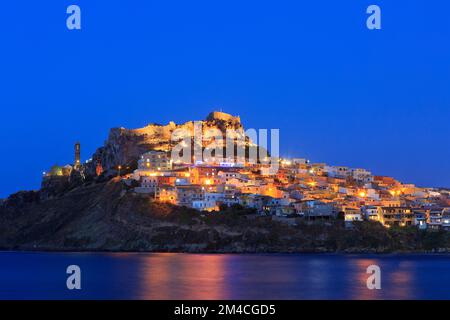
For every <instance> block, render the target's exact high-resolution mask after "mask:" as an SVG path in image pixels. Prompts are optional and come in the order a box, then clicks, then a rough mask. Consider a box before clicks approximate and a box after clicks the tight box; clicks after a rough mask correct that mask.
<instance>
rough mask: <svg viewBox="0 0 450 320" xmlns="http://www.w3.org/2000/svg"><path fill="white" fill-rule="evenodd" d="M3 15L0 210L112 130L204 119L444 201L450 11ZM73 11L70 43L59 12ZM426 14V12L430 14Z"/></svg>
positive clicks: (386, 5)
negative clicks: (377, 25) (77, 23)
mask: <svg viewBox="0 0 450 320" xmlns="http://www.w3.org/2000/svg"><path fill="white" fill-rule="evenodd" d="M438 3H439V5H430V4H429V3H428V2H427V1H425V0H416V1H413V2H411V1H407V0H399V1H395V2H393V1H387V0H378V1H377V3H376V4H377V5H379V6H380V8H381V12H382V29H381V30H369V29H368V28H367V26H366V19H367V13H366V9H367V7H368V6H369V5H370V4H372V3H370V2H364V1H363V2H360V1H346V2H342V1H330V0H321V1H316V2H309V3H299V2H298V1H294V0H282V1H281V2H280V3H277V4H276V5H274V3H273V2H270V1H246V2H244V3H243V2H242V1H237V0H229V1H227V2H220V1H219V2H211V1H206V0H199V1H196V2H195V3H187V2H185V1H178V0H175V1H172V2H170V3H165V2H158V3H153V2H148V1H140V2H139V3H138V4H136V3H125V2H103V1H86V0H77V1H75V3H53V2H30V3H27V5H26V6H24V5H23V4H22V3H18V2H7V3H5V4H3V6H2V9H3V10H1V12H0V28H1V29H2V30H5V32H4V33H3V38H2V42H1V44H0V46H1V48H2V49H3V50H0V57H1V59H0V61H1V62H0V64H1V69H2V72H1V75H0V86H1V88H2V90H1V92H0V105H1V108H2V119H3V120H4V121H3V124H2V126H1V127H0V138H1V140H2V151H1V155H2V156H1V157H0V176H1V177H2V182H1V184H0V198H6V197H7V196H9V195H10V194H12V193H15V192H17V191H19V190H32V189H37V188H38V187H39V186H40V180H41V177H42V172H43V171H46V170H48V168H49V166H51V165H53V164H54V163H71V162H72V158H73V155H72V150H73V144H74V143H75V142H76V141H80V142H81V144H82V155H83V158H84V159H86V158H88V157H87V155H91V154H93V153H94V151H95V150H96V148H98V147H100V146H101V145H103V142H104V140H105V139H106V138H107V134H108V130H109V129H110V128H113V127H118V126H124V127H130V128H136V127H141V126H142V125H144V123H143V122H149V121H153V120H155V121H158V122H161V123H167V122H168V121H170V120H173V121H175V122H177V123H180V122H182V121H184V119H203V117H204V116H206V115H207V114H208V112H209V111H210V110H211V109H217V108H219V109H220V108H222V110H224V111H225V112H227V113H231V114H235V115H239V116H240V117H241V119H242V122H243V124H244V126H245V127H246V128H247V127H248V128H279V129H280V141H281V149H280V151H281V154H282V155H283V156H286V157H303V158H307V159H310V160H312V161H314V162H326V163H329V164H338V165H341V164H342V165H345V166H348V167H360V168H366V169H368V170H370V171H372V172H373V173H374V174H380V175H385V176H392V177H394V178H396V179H398V180H399V181H402V182H405V183H414V184H416V185H418V186H424V187H434V188H439V187H443V188H445V186H450V141H449V139H448V138H449V137H450V126H449V125H448V123H449V120H450V91H449V90H448V84H449V83H450V67H449V64H448V61H449V57H450V41H448V39H450V24H449V23H448V17H447V15H448V14H447V12H448V11H449V10H450V3H449V2H448V1H438ZM70 4H77V5H79V6H80V8H81V14H82V18H81V19H82V27H81V30H68V28H67V26H66V18H67V13H66V9H67V6H68V5H70ZM437 8H438V9H437Z"/></svg>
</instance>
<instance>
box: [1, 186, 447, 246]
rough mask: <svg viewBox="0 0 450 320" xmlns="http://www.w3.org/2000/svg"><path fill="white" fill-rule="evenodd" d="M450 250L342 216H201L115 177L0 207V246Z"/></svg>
mask: <svg viewBox="0 0 450 320" xmlns="http://www.w3.org/2000/svg"><path fill="white" fill-rule="evenodd" d="M249 214H250V215H249ZM439 248H444V249H439ZM448 248H450V239H449V234H448V233H447V232H428V233H421V232H420V231H418V230H417V229H413V228H411V229H407V230H393V229H392V230H391V229H386V228H384V227H383V226H381V225H380V224H377V223H373V222H363V223H360V224H355V227H354V228H353V229H351V230H347V229H345V227H344V224H343V223H342V221H331V222H326V223H323V222H318V223H317V222H316V223H307V222H305V221H302V220H298V224H297V225H295V226H289V225H287V224H285V223H282V222H279V221H273V220H272V218H271V217H262V216H255V215H252V212H251V210H250V209H245V208H230V209H226V211H224V212H222V213H220V214H215V215H206V216H201V215H200V214H199V212H198V211H195V210H193V209H188V208H185V207H176V206H172V205H169V204H162V203H157V202H153V200H152V198H151V197H149V196H146V195H139V194H135V193H133V192H130V190H129V189H128V187H127V185H126V184H124V183H123V182H121V181H120V179H118V178H115V179H112V180H110V181H108V182H101V183H90V184H86V185H83V186H79V187H76V188H74V189H71V190H70V191H67V192H65V193H64V194H62V195H60V196H58V197H53V198H50V199H46V200H42V199H41V198H40V196H39V192H21V193H18V194H16V195H13V196H11V197H10V198H9V199H7V200H6V201H5V202H4V203H2V204H1V205H0V250H48V251H96V250H99V251H157V252H235V253H241V252H334V251H339V252H359V253H361V252H391V251H404V250H407V251H413V250H419V251H420V250H427V251H432V250H438V249H439V250H441V251H445V252H448Z"/></svg>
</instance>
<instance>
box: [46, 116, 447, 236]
mask: <svg viewBox="0 0 450 320" xmlns="http://www.w3.org/2000/svg"><path fill="white" fill-rule="evenodd" d="M203 125H204V126H205V128H206V129H210V128H218V129H219V130H221V131H222V132H224V131H225V130H226V129H228V128H234V129H237V130H238V132H239V134H240V135H243V132H244V129H243V126H242V124H241V120H240V118H239V117H234V116H231V115H228V114H226V113H223V112H212V113H211V114H210V115H209V116H208V117H207V118H206V120H205V121H203ZM193 126H194V123H193V122H187V123H185V124H182V125H176V124H175V123H173V122H171V123H169V124H168V125H166V126H163V125H158V124H151V125H148V126H147V127H145V128H142V129H135V130H128V129H124V128H119V129H113V130H111V133H110V136H109V139H108V141H107V142H106V143H105V146H103V147H102V148H100V149H99V150H97V152H96V153H95V154H94V156H93V157H92V158H91V159H89V160H88V161H86V163H83V164H82V163H81V159H80V144H79V143H77V144H76V145H75V160H74V164H73V165H66V166H64V167H59V166H54V167H53V168H52V169H51V170H50V171H49V172H46V173H44V177H43V184H42V190H43V194H44V197H49V198H51V197H52V196H55V195H56V194H58V192H59V193H60V191H58V189H60V190H64V188H65V187H64V186H65V185H67V184H68V183H69V184H70V183H71V184H73V181H78V183H83V181H90V180H92V179H103V180H105V179H106V180H108V179H111V178H112V177H120V179H121V181H122V182H123V183H124V184H126V185H127V186H128V187H129V192H132V193H136V194H139V195H142V196H146V197H148V198H149V199H151V201H154V202H157V203H166V204H171V205H175V206H180V207H186V208H191V209H195V210H197V211H198V213H199V214H214V213H217V212H221V210H222V211H223V210H224V208H227V207H233V206H242V207H244V208H250V209H252V210H254V212H255V213H256V214H257V215H261V216H270V217H273V219H276V220H278V221H282V222H286V223H288V224H295V223H296V221H298V220H299V219H303V220H305V221H330V220H339V219H340V220H343V221H345V225H346V227H347V228H352V226H353V225H354V223H355V222H360V221H372V222H378V223H380V224H382V225H383V226H384V227H387V228H390V227H393V226H397V227H410V226H414V227H416V228H418V229H420V230H425V229H429V230H441V229H443V230H447V229H450V191H449V190H445V189H436V188H423V187H418V186H415V185H413V184H405V183H402V182H400V181H398V180H396V179H395V178H393V177H387V176H378V175H373V174H372V173H371V172H370V171H368V170H366V169H362V168H349V167H345V166H335V165H330V164H326V163H314V162H311V161H309V160H307V159H302V158H293V159H286V158H279V159H277V161H278V164H277V165H278V170H277V171H276V172H271V171H270V170H268V167H267V165H266V164H264V163H262V162H261V161H257V162H256V163H248V162H246V161H245V159H243V161H241V162H239V161H235V160H236V158H234V159H227V161H226V160H223V159H221V160H220V161H219V160H217V159H216V158H214V157H211V158H209V159H201V160H195V159H194V160H192V158H189V159H190V161H188V162H186V163H183V162H180V161H173V159H172V158H171V152H170V151H171V149H172V148H173V145H172V144H171V140H170V137H171V133H172V132H173V131H174V130H176V129H180V128H184V129H187V130H190V131H192V130H193ZM205 128H204V130H206V129H205ZM242 141H244V144H245V146H246V147H249V146H255V145H254V144H252V142H251V140H248V139H243V140H242ZM203 147H204V146H203ZM55 190H56V191H55Z"/></svg>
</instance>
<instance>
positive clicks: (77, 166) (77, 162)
mask: <svg viewBox="0 0 450 320" xmlns="http://www.w3.org/2000/svg"><path fill="white" fill-rule="evenodd" d="M80 154H81V146H80V143H79V142H77V143H75V163H74V165H73V166H74V168H75V169H76V170H78V169H80V166H81V162H80Z"/></svg>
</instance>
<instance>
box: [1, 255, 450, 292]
mask: <svg viewBox="0 0 450 320" xmlns="http://www.w3.org/2000/svg"><path fill="white" fill-rule="evenodd" d="M71 264H77V265H79V266H80V267H81V270H82V288H83V289H82V290H80V291H69V290H67V289H65V281H66V274H65V269H66V267H67V266H68V265H71ZM369 265H378V266H380V268H381V286H382V289H381V290H369V289H368V288H367V286H366V282H367V278H368V277H369V276H370V275H369V274H367V273H366V270H367V267H368V266H369ZM449 269H450V256H449V255H442V256H429V255H428V256H427V255H415V256H414V255H398V256H397V255H373V256H367V255H314V254H311V255H307V254H306V255H281V254H280V255H278V254H267V255H229V254H225V255H215V254H210V255H209V254H195V255H192V254H147V253H143V254H134V253H132V254H98V253H93V254H76V253H74V254H70V253H65V254H51V253H33V254H29V253H0V299H202V300H203V299H205V300H206V299H263V300H264V299H450V290H448V289H449V288H450V274H449V273H448V272H447V271H448V270H449Z"/></svg>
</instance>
